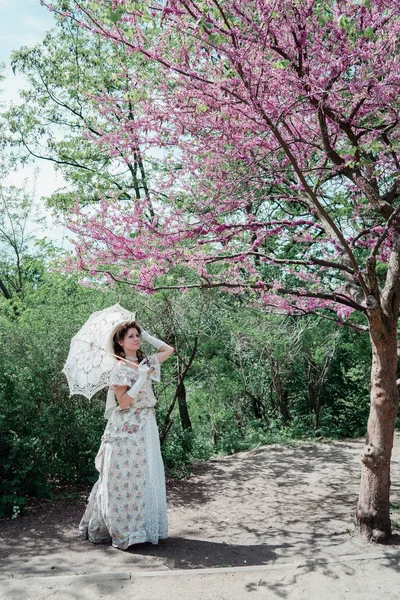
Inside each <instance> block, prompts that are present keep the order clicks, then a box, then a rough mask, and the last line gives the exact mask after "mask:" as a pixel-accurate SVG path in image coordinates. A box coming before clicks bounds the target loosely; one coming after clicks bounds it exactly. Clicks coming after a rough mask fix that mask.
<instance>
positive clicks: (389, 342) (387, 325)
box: [356, 310, 398, 544]
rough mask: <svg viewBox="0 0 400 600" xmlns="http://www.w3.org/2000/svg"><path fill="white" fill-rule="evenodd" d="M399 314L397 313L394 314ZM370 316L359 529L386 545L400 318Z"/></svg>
mask: <svg viewBox="0 0 400 600" xmlns="http://www.w3.org/2000/svg"><path fill="white" fill-rule="evenodd" d="M395 312H397V310H395ZM391 316H392V318H390V319H388V318H385V317H383V318H382V315H379V318H377V317H376V315H370V317H371V318H370V338H371V345H372V368H371V408H370V415H369V419H368V428H367V438H366V444H365V447H364V449H363V452H362V454H361V461H362V468H361V484H360V496H359V501H358V506H357V511H356V526H357V529H358V531H359V532H360V533H361V535H362V536H363V537H366V538H367V539H368V540H369V541H373V542H377V543H383V544H385V543H387V542H388V541H389V540H390V537H391V522H390V501H389V500H390V497H389V494H390V459H391V454H392V448H393V435H394V429H395V421H396V416H397V410H398V389H397V383H396V372H397V317H395V316H394V315H393V314H392V315H391Z"/></svg>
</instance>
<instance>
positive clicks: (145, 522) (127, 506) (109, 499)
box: [79, 321, 174, 550]
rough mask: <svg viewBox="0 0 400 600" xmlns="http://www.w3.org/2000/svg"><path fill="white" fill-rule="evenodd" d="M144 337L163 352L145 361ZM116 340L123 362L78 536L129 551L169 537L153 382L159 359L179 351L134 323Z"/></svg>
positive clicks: (116, 373) (114, 379)
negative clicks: (140, 545)
mask: <svg viewBox="0 0 400 600" xmlns="http://www.w3.org/2000/svg"><path fill="white" fill-rule="evenodd" d="M142 340H144V341H146V342H149V343H150V344H152V345H153V346H155V347H156V348H157V350H158V353H157V354H152V355H151V356H149V357H148V358H146V359H145V358H144V356H143V353H142V351H141V349H140V345H141V341H142ZM112 344H113V353H114V354H115V355H117V356H120V357H121V360H120V361H118V362H117V364H116V366H115V368H114V370H113V372H112V374H111V380H110V383H111V385H110V392H109V396H108V400H107V409H106V415H105V416H106V418H108V417H109V421H108V424H107V427H106V429H105V432H104V435H103V437H102V443H101V446H100V450H99V452H98V454H97V456H96V460H95V464H96V469H97V470H98V471H99V473H100V476H99V479H98V481H97V482H96V483H95V485H94V487H93V489H92V492H91V494H90V497H89V503H88V506H87V508H86V511H85V514H84V515H83V517H82V520H81V522H80V525H79V534H80V537H81V538H82V539H87V538H89V540H90V541H91V542H94V543H101V542H110V541H111V542H112V545H113V546H114V547H116V548H120V549H122V550H125V549H126V548H128V546H131V545H132V544H140V543H143V542H151V543H153V544H157V543H158V540H159V539H165V538H166V537H167V535H168V524H167V504H166V494H165V476H164V465H163V462H162V458H161V452H160V442H159V436H158V429H157V424H156V418H155V411H154V407H155V405H156V399H155V396H154V394H153V390H152V384H151V380H154V381H160V363H162V362H164V361H165V360H166V359H167V358H168V357H169V356H171V354H172V353H173V352H174V349H173V348H172V347H171V346H168V344H165V343H164V342H162V341H160V340H158V339H157V338H154V337H152V336H151V335H149V334H148V333H147V332H146V331H144V330H143V329H141V328H140V327H139V325H137V323H135V322H134V321H132V322H129V323H124V324H123V325H120V326H119V327H118V329H117V330H116V331H115V333H114V335H113V336H112ZM122 359H124V360H122ZM114 394H115V396H114ZM115 397H116V399H117V400H118V406H117V405H116V403H115ZM110 401H111V403H110Z"/></svg>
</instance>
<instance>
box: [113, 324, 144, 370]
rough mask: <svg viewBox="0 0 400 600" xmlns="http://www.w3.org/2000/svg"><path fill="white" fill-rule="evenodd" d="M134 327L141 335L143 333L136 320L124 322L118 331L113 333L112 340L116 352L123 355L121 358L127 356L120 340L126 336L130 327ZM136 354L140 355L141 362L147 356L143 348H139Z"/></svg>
mask: <svg viewBox="0 0 400 600" xmlns="http://www.w3.org/2000/svg"><path fill="white" fill-rule="evenodd" d="M132 327H133V328H135V329H136V331H137V332H138V333H139V335H141V333H142V330H141V328H140V326H139V325H138V324H137V323H136V321H128V323H124V324H123V325H121V327H119V328H118V329H117V331H116V332H115V333H114V335H113V340H112V341H113V349H114V354H116V355H117V356H121V358H125V352H124V349H123V347H122V346H121V344H120V343H119V342H120V341H121V340H123V339H124V337H125V336H126V334H127V333H128V329H131V328H132ZM136 355H137V357H138V361H139V362H141V361H142V360H143V359H144V358H145V355H144V354H143V352H142V351H141V350H138V351H137V353H136Z"/></svg>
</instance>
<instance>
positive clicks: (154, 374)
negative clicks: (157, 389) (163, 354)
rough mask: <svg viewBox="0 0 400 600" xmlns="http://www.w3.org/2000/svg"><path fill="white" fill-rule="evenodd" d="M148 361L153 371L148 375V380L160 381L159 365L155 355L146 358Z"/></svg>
mask: <svg viewBox="0 0 400 600" xmlns="http://www.w3.org/2000/svg"><path fill="white" fill-rule="evenodd" d="M148 361H149V364H150V366H151V368H152V369H153V372H152V373H150V379H152V380H153V381H157V382H158V381H160V379H161V365H160V362H159V360H158V357H157V354H151V355H150V356H149V357H148Z"/></svg>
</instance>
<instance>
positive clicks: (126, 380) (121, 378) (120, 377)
mask: <svg viewBox="0 0 400 600" xmlns="http://www.w3.org/2000/svg"><path fill="white" fill-rule="evenodd" d="M134 380H135V377H134V374H133V373H129V372H128V369H126V368H124V367H117V368H116V369H115V370H114V371H113V372H112V373H111V377H110V388H111V389H113V390H115V388H116V387H118V386H119V385H128V386H129V387H131V386H132V384H133V382H134Z"/></svg>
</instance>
